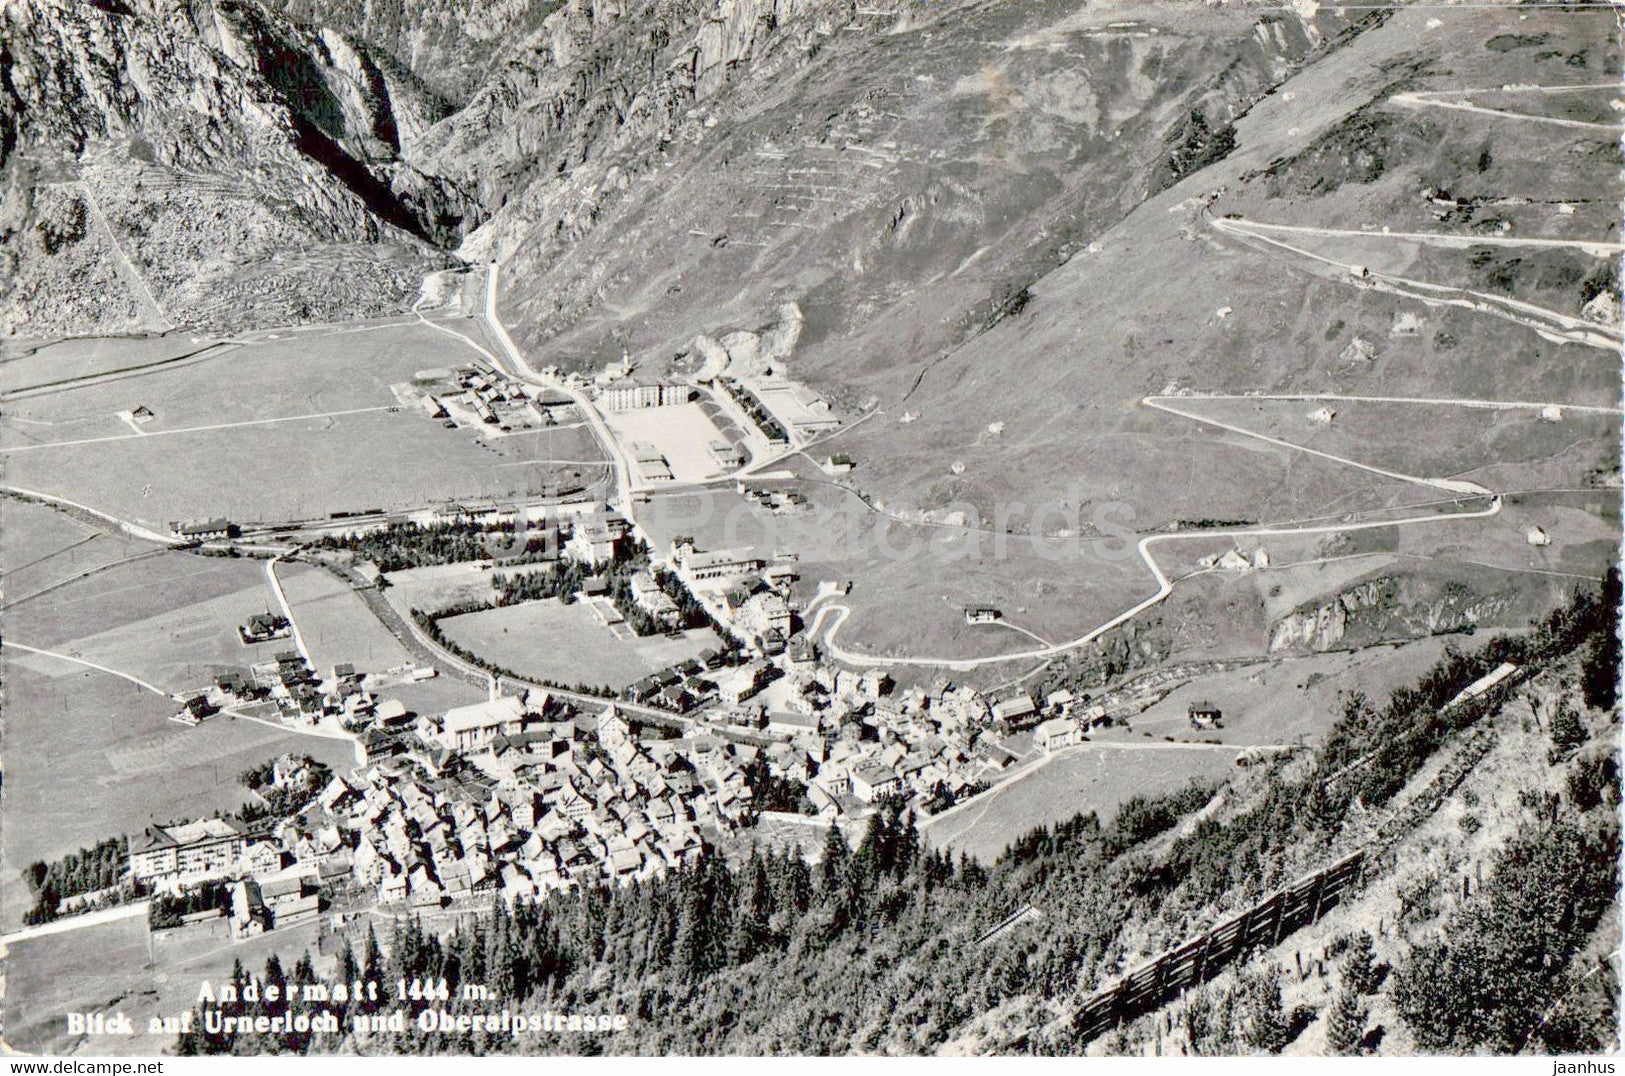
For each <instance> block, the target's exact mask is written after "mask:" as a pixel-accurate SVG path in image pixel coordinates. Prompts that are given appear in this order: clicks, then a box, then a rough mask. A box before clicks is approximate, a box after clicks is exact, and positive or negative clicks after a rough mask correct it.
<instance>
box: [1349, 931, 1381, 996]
mask: <svg viewBox="0 0 1625 1076" xmlns="http://www.w3.org/2000/svg"><path fill="white" fill-rule="evenodd" d="M1377 983H1378V978H1377V948H1376V942H1375V941H1373V940H1372V938H1371V933H1370V932H1369V931H1365V930H1362V931H1360V932H1359V933H1357V934H1355V935H1354V936H1353V937H1352V938H1350V939H1349V948H1348V955H1347V956H1345V957H1344V958H1343V985H1344V986H1345V987H1347V988H1348V989H1350V990H1352V991H1354V992H1355V993H1356V994H1372V993H1375V992H1376V990H1377Z"/></svg>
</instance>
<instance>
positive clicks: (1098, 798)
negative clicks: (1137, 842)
mask: <svg viewBox="0 0 1625 1076" xmlns="http://www.w3.org/2000/svg"><path fill="white" fill-rule="evenodd" d="M1237 753H1239V749H1237V750H1235V751H1231V750H1222V749H1211V748H1193V747H1171V746H1166V745H1164V746H1155V745H1150V744H1147V745H1146V746H1143V747H1133V746H1114V747H1100V746H1093V745H1090V744H1084V745H1082V746H1079V747H1076V748H1071V749H1069V750H1067V751H1065V752H1063V753H1061V754H1058V755H1055V756H1052V757H1051V758H1050V759H1049V760H1047V761H1046V762H1044V763H1043V764H1042V765H1040V766H1038V767H1036V768H1035V769H1033V770H1031V771H1029V772H1028V773H1027V774H1026V775H1025V776H1023V777H1020V778H1019V779H1017V780H1015V781H1013V782H1011V783H1010V784H1008V785H1005V786H1003V787H1001V788H997V789H994V790H993V791H991V792H988V793H984V794H983V795H981V796H977V797H976V798H975V799H973V800H971V801H970V802H969V803H968V804H967V805H966V806H964V807H963V808H960V809H957V810H955V811H954V812H953V813H950V814H944V815H942V816H940V817H941V821H938V822H934V823H932V824H930V825H928V826H926V827H923V829H924V833H925V835H926V838H927V840H928V841H929V843H930V844H931V845H932V846H934V847H937V848H947V849H949V850H951V851H953V852H954V853H956V854H957V853H960V852H963V853H966V854H968V855H970V856H973V857H974V858H976V859H979V860H981V861H982V862H984V863H987V862H991V861H992V860H993V859H994V858H996V857H997V856H998V854H999V853H1000V852H1002V851H1004V849H1005V848H1006V847H1007V846H1008V845H1009V843H1010V842H1011V841H1012V840H1014V839H1015V838H1016V837H1018V836H1020V835H1021V834H1023V833H1026V832H1028V831H1029V830H1031V829H1034V828H1035V827H1037V826H1041V825H1051V824H1053V823H1055V822H1059V821H1063V820H1065V819H1068V818H1071V817H1072V816H1073V815H1076V814H1080V813H1088V812H1089V811H1094V812H1095V813H1096V814H1097V815H1099V817H1100V820H1101V822H1102V823H1109V822H1110V820H1111V817H1112V816H1113V815H1114V814H1115V813H1116V812H1117V808H1118V807H1119V806H1121V805H1122V803H1123V801H1125V800H1127V799H1128V798H1129V797H1130V796H1135V795H1145V796H1154V795H1158V794H1160V793H1164V792H1173V791H1175V790H1177V789H1179V788H1183V787H1184V786H1185V785H1186V784H1188V783H1189V782H1190V781H1192V780H1193V779H1208V780H1223V779H1224V778H1225V777H1227V776H1228V775H1229V774H1231V773H1234V772H1235V768H1236V767H1235V758H1236V755H1237Z"/></svg>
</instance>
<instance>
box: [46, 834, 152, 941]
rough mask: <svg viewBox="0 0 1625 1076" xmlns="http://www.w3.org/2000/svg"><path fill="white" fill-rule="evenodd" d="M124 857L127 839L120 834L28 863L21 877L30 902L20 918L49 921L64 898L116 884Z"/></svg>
mask: <svg viewBox="0 0 1625 1076" xmlns="http://www.w3.org/2000/svg"><path fill="white" fill-rule="evenodd" d="M128 859H129V841H128V840H126V839H125V838H124V837H109V838H108V839H107V840H105V841H98V842H97V843H96V844H94V845H92V846H90V847H89V848H81V849H79V850H78V851H77V852H69V853H68V854H67V855H65V856H63V857H62V858H61V859H57V860H53V861H51V862H49V863H47V862H45V861H43V860H36V861H35V862H33V863H30V864H29V865H28V869H27V870H25V871H23V881H24V882H25V883H26V884H27V885H28V888H29V891H30V892H31V893H32V894H33V896H34V903H33V905H32V906H31V907H30V908H29V909H28V911H27V912H25V913H24V915H23V920H24V922H26V923H28V924H30V925H33V924H38V923H47V922H50V921H51V920H52V919H55V918H56V917H57V916H58V914H60V913H59V912H58V911H57V908H58V906H59V905H60V904H61V903H62V901H64V900H66V899H67V898H69V897H75V896H79V895H80V894H82V893H96V892H100V891H101V890H104V889H109V888H112V887H113V886H116V885H119V884H120V883H121V882H123V880H124V868H125V865H126V862H127V861H128Z"/></svg>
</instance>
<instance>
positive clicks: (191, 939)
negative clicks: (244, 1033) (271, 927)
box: [6, 917, 331, 1056]
mask: <svg viewBox="0 0 1625 1076" xmlns="http://www.w3.org/2000/svg"><path fill="white" fill-rule="evenodd" d="M319 932H320V924H319V923H316V922H312V923H301V924H299V925H298V926H295V927H289V928H285V929H282V930H276V931H272V932H270V933H268V934H263V935H261V936H259V937H257V938H249V939H247V940H245V941H233V940H232V939H231V938H230V936H229V935H228V934H227V932H226V923H225V920H224V919H217V920H212V921H208V922H205V923H200V924H196V925H193V926H188V927H180V928H177V929H174V930H165V931H159V932H158V933H156V934H153V935H151V937H150V939H149V937H148V931H147V922H146V919H145V917H140V918H135V919H127V920H120V921H118V922H114V923H107V924H102V925H100V926H95V927H87V928H84V929H81V930H75V931H71V932H66V933H61V934H52V935H47V936H45V937H41V938H33V939H30V940H28V941H25V942H21V943H19V944H18V945H16V946H15V947H13V949H12V951H11V954H10V957H9V959H8V960H7V962H6V973H7V980H8V981H7V987H8V989H7V1006H6V1040H7V1042H8V1043H10V1044H11V1045H12V1046H14V1047H16V1048H18V1049H22V1050H29V1051H36V1052H41V1053H48V1054H65V1053H66V1054H82V1055H89V1056H106V1055H126V1056H130V1055H133V1056H151V1055H155V1054H159V1053H161V1052H163V1051H165V1050H167V1049H169V1048H171V1047H172V1046H173V1045H174V1041H175V1037H174V1035H171V1034H160V1035H152V1034H149V1033H148V1021H150V1020H151V1019H152V1018H153V1017H155V1016H174V1015H176V1014H177V1013H180V1012H182V1011H184V1010H186V1009H189V1008H191V1007H192V1006H193V1005H194V1004H196V1002H197V995H198V988H199V984H201V983H202V982H204V981H205V980H208V981H212V982H216V983H218V982H221V981H223V980H226V979H229V978H230V975H231V968H232V964H233V962H234V961H236V960H241V961H242V963H243V967H244V968H245V969H248V970H249V971H252V972H254V973H256V974H257V973H259V972H260V971H261V969H263V968H264V966H265V961H266V960H267V958H269V957H270V956H271V954H272V953H275V954H276V955H277V957H278V958H279V959H280V960H281V962H282V966H283V967H284V968H291V967H292V966H293V964H294V962H295V961H297V960H298V959H299V955H300V954H301V953H303V952H306V951H309V952H310V953H311V954H312V955H313V956H315V955H316V944H317V940H318V935H319ZM317 967H318V969H320V970H321V971H322V972H324V973H326V972H330V970H331V969H330V968H329V967H328V966H327V965H326V963H325V962H324V961H323V960H322V959H321V958H320V957H318V958H317ZM75 1011H76V1012H107V1013H112V1012H118V1011H122V1012H123V1013H124V1014H125V1015H126V1016H128V1017H129V1018H130V1019H131V1021H132V1022H133V1023H134V1024H135V1025H136V1034H135V1035H134V1036H132V1037H129V1038H124V1037H117V1036H114V1037H81V1038H77V1039H73V1038H69V1037H68V1035H67V1034H66V1029H65V1021H64V1019H63V1014H64V1013H66V1012H75Z"/></svg>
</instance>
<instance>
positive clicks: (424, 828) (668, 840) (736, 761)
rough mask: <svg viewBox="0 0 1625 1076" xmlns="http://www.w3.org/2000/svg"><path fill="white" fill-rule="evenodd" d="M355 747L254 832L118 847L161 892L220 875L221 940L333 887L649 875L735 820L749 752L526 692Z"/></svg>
mask: <svg viewBox="0 0 1625 1076" xmlns="http://www.w3.org/2000/svg"><path fill="white" fill-rule="evenodd" d="M368 747H369V752H368V760H367V762H366V764H365V765H363V766H362V767H361V768H359V769H357V770H356V771H354V772H353V773H351V774H349V775H347V776H335V777H333V778H332V779H331V780H330V781H329V782H327V784H326V785H325V786H316V787H315V788H313V789H312V790H311V791H310V799H309V802H308V803H306V804H304V806H303V807H302V808H300V809H299V810H298V811H297V812H295V813H293V814H292V815H290V816H288V817H285V818H281V819H278V820H275V821H274V822H272V823H268V825H267V827H266V828H265V829H264V830H263V831H261V832H251V831H249V830H248V829H246V828H245V827H243V826H241V825H238V824H236V823H234V822H231V821H226V820H222V819H214V818H211V819H202V820H199V821H195V822H189V823H185V824H183V825H178V826H171V827H167V828H160V827H153V828H151V829H149V830H148V831H147V832H146V833H144V834H142V835H141V836H140V837H139V838H138V839H136V840H135V841H132V842H131V844H130V849H129V871H130V874H131V876H132V877H134V878H138V879H141V880H143V881H145V882H147V883H148V884H149V885H151V886H153V887H155V888H158V889H164V890H171V891H180V890H183V889H186V888H189V887H192V886H196V885H200V884H203V883H207V882H216V881H222V880H224V881H228V882H230V883H231V909H230V916H231V928H232V932H233V934H234V936H236V937H246V936H250V935H253V934H256V933H260V932H263V931H265V930H271V929H276V928H278V927H280V926H285V925H287V924H289V923H292V922H302V921H304V920H305V919H307V918H309V917H310V916H312V915H314V914H316V912H317V910H318V898H319V897H320V895H321V894H323V893H332V892H334V891H335V890H341V889H342V890H346V891H349V892H351V893H361V894H367V893H371V894H375V895H376V899H377V901H378V903H379V904H380V905H384V906H400V907H403V908H410V909H414V910H419V911H421V910H428V909H435V908H441V907H446V906H458V907H463V906H470V905H472V904H477V903H478V902H482V901H485V900H488V899H489V898H491V897H492V896H496V895H500V896H502V897H505V898H509V899H512V898H518V897H532V896H537V895H542V894H545V893H547V892H548V891H550V890H554V889H562V888H569V887H571V886H575V885H580V884H584V883H597V882H600V881H610V882H626V881H629V880H631V879H635V878H649V877H651V876H653V875H656V874H659V873H660V872H662V871H665V870H667V869H669V868H671V867H673V866H676V865H678V864H681V863H684V862H687V861H690V860H692V859H693V858H694V857H696V856H698V855H699V854H700V852H701V850H702V849H703V848H704V847H705V845H706V844H707V843H708V842H712V843H714V842H715V840H717V839H718V838H719V837H720V836H721V835H722V834H724V833H727V832H730V831H732V830H733V829H735V828H737V827H738V826H740V825H742V824H744V823H745V822H746V821H747V818H748V814H749V812H750V810H751V809H752V804H753V793H752V790H751V788H750V785H749V784H748V782H747V779H746V773H747V768H748V767H749V766H750V765H751V764H752V763H753V762H754V761H755V760H756V758H757V755H758V751H759V749H758V748H756V747H753V746H750V745H746V744H733V743H729V742H728V741H727V740H725V739H723V738H721V737H718V736H714V735H709V734H703V733H702V734H699V735H695V736H690V737H686V738H674V739H665V740H648V741H644V740H640V739H639V738H638V737H637V736H636V735H635V734H634V730H633V728H632V726H631V725H630V724H629V723H628V721H627V720H626V718H625V717H624V716H623V715H622V714H621V713H620V712H619V711H618V710H617V708H616V707H615V706H614V705H613V704H611V705H608V706H606V707H605V708H604V709H603V710H602V711H600V712H597V713H583V712H580V711H578V710H576V709H575V708H573V707H572V706H570V705H568V704H565V703H563V702H562V701H560V700H558V699H556V698H553V697H552V696H550V695H549V694H548V693H546V692H539V691H531V692H528V693H527V694H525V695H523V696H504V697H499V698H496V699H493V700H489V701H487V702H484V703H478V704H475V705H472V706H465V707H459V708H456V709H453V710H451V711H448V712H446V713H444V714H441V715H434V716H424V717H421V718H419V719H418V720H417V723H416V725H414V726H412V727H410V728H406V729H402V730H397V731H396V732H395V733H394V734H392V735H385V734H381V733H375V734H373V735H370V736H369V737H368ZM302 761H303V760H297V761H296V760H293V759H292V758H291V757H290V758H289V759H283V760H278V762H277V764H276V767H275V769H274V777H273V784H274V785H275V786H278V787H284V788H300V789H301V790H302V789H303V787H304V786H301V785H299V784H298V782H299V781H300V780H302V779H305V777H307V776H308V775H305V774H302V773H301V772H299V771H298V770H297V769H296V767H297V766H298V765H300V764H301V763H302ZM302 796H303V792H302V791H301V795H300V796H299V797H296V798H302Z"/></svg>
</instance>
